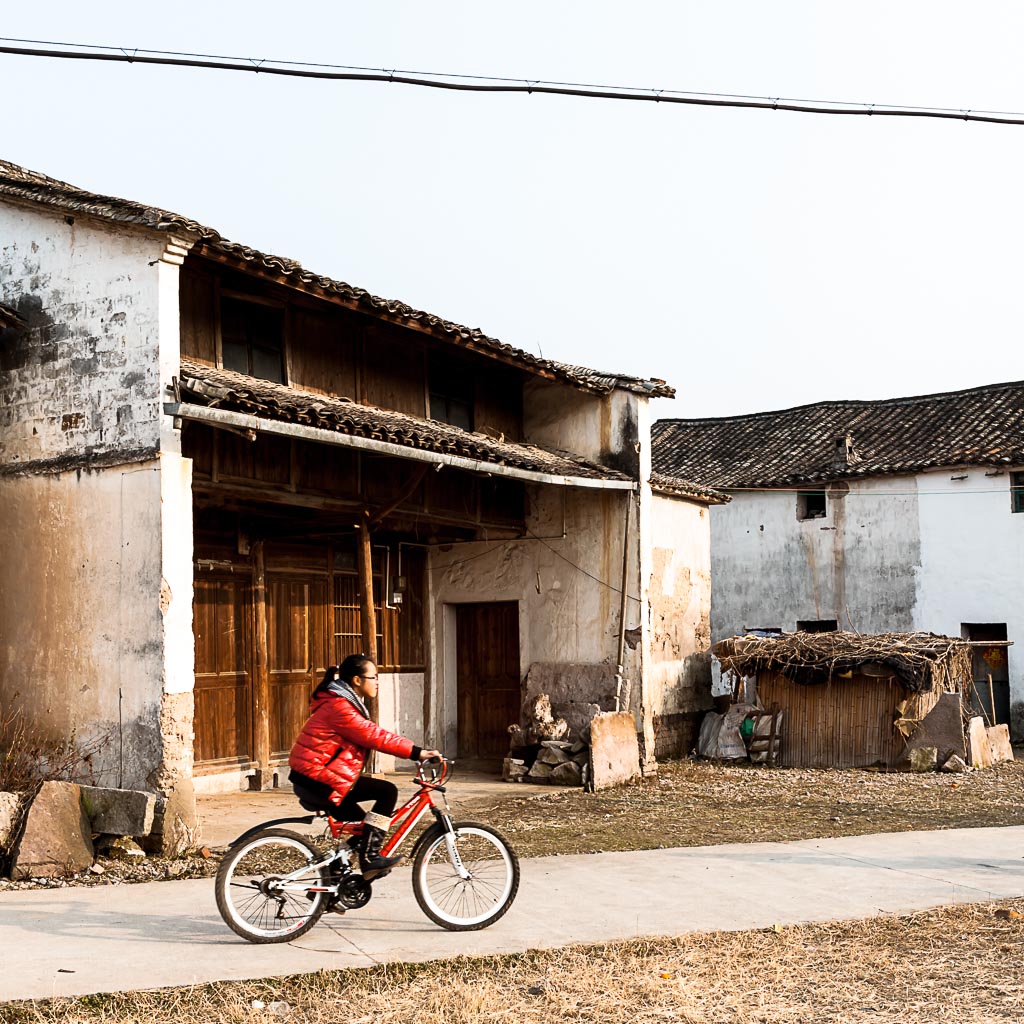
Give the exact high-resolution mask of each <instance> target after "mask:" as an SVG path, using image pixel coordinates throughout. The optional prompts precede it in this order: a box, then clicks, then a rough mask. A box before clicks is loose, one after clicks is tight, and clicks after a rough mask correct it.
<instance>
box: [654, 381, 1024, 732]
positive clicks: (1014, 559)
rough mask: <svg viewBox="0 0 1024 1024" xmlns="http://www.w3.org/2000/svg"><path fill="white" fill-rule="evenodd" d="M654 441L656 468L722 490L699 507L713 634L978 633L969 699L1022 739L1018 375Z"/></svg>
mask: <svg viewBox="0 0 1024 1024" xmlns="http://www.w3.org/2000/svg"><path fill="white" fill-rule="evenodd" d="M652 437H653V444H654V452H653V457H652V462H653V468H654V471H655V472H656V473H657V472H662V473H670V474H675V475H679V476H685V477H689V478H691V479H695V480H700V481H702V482H704V483H705V484H707V485H709V486H711V487H714V488H717V489H720V490H723V491H725V492H727V493H728V494H729V495H730V496H731V498H732V501H731V502H729V504H727V505H721V506H715V507H713V508H712V509H711V527H712V529H711V538H712V544H711V548H712V580H713V586H712V605H711V631H712V639H713V641H715V642H717V641H719V640H723V639H725V638H727V637H729V636H733V635H736V634H739V633H743V632H745V631H747V630H750V629H758V628H760V629H768V630H784V631H789V630H795V629H818V630H820V629H828V628H832V629H835V628H839V629H846V630H854V631H857V632H861V633H884V632H896V631H901V632H903V631H914V630H926V631H931V632H935V633H943V634H946V635H951V636H963V637H964V638H966V639H970V640H975V641H979V642H984V641H989V642H991V644H992V646H990V647H979V648H976V650H977V656H976V659H975V681H976V687H977V689H978V691H979V695H980V702H981V703H982V704H983V705H984V706H985V707H986V711H987V713H989V714H992V707H991V705H992V703H994V705H995V709H994V715H995V718H996V720H997V721H1000V722H1009V723H1010V725H1011V728H1012V729H1013V731H1014V734H1015V735H1016V736H1018V737H1020V736H1022V735H1024V647H1021V646H1013V645H1012V642H1013V641H1014V640H1021V639H1024V590H1022V589H1021V587H1020V574H1021V567H1022V566H1024V382H1015V383H1005V384H992V385H989V386H986V387H980V388H971V389H968V390H965V391H957V392H950V393H946V394H939V395H923V396H919V397H911V398H899V399H891V400H886V401H873V402H819V403H816V404H814V405H806V406H800V407H798V408H794V409H784V410H780V411H777V412H764V413H756V414H753V415H748V416H732V417H723V418H716V419H700V420H684V419H678V420H660V421H658V422H657V423H655V424H654V427H653V429H652ZM1007 642H1010V644H1009V645H1008V643H1007ZM990 682H991V685H990Z"/></svg>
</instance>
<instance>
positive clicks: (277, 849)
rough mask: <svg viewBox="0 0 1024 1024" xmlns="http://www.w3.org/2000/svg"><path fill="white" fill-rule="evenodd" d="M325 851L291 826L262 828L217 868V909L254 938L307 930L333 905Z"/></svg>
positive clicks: (274, 938) (275, 938)
mask: <svg viewBox="0 0 1024 1024" xmlns="http://www.w3.org/2000/svg"><path fill="white" fill-rule="evenodd" d="M321 856H322V855H321V854H320V853H319V852H318V851H317V850H316V848H315V847H314V846H313V845H312V844H311V843H310V842H309V840H308V839H306V837H305V836H300V835H298V834H297V833H295V832H289V831H287V830H285V829H276V828H272V829H267V830H266V831H265V832H257V833H256V835H254V836H252V837H251V838H250V839H247V840H246V841H245V842H244V843H241V844H239V845H238V846H235V847H233V848H232V849H230V850H228V852H227V853H226V854H225V855H224V860H222V861H221V865H220V869H219V870H218V871H217V883H216V892H217V909H218V910H219V911H220V916H221V917H222V918H224V922H225V924H227V926H228V927H229V928H230V929H231V930H232V931H233V932H235V933H236V934H237V935H241V936H242V938H243V939H248V940H249V941H250V942H288V941H290V940H291V939H295V938H298V937H299V936H300V935H305V934H306V932H308V931H309V929H310V928H312V927H313V925H315V924H316V923H317V921H318V920H319V919H320V915H321V914H323V912H324V911H325V910H326V909H327V901H328V898H329V896H330V893H326V892H309V887H310V886H320V885H328V884H330V883H329V879H328V869H327V867H326V866H320V867H316V866H314V862H315V861H317V860H319V859H320V858H321Z"/></svg>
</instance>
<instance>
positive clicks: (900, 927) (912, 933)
mask: <svg viewBox="0 0 1024 1024" xmlns="http://www.w3.org/2000/svg"><path fill="white" fill-rule="evenodd" d="M1021 911H1024V901H1022V900H1018V901H1010V902H1006V903H1002V904H985V905H973V906H966V907H949V908H945V909H941V910H936V911H928V912H924V913H919V914H914V915H911V916H907V917H890V918H876V919H872V920H868V921H857V922H850V923H842V924H815V925H804V926H800V927H793V928H784V929H781V930H779V931H775V930H767V931H746V932H732V933H730V932H715V933H711V934H698V935H687V936H683V937H681V938H678V939H655V940H645V941H638V942H625V943H615V944H611V945H600V946H574V947H570V948H568V949H561V950H553V951H531V952H529V953H526V954H523V955H517V956H502V957H487V958H482V959H471V958H468V957H461V958H458V959H455V960H447V961H439V962H434V963H430V964H422V965H411V964H393V965H382V966H380V967H377V968H373V969H370V970H349V971H338V972H319V973H316V974H308V975H299V976H295V977H290V978H280V979H270V980H262V981H253V982H224V983H220V984H215V985H203V986H195V987H190V988H178V989H165V990H160V991H155V992H140V993H126V994H124V995H103V996H90V997H87V998H84V999H51V1000H46V1001H42V1002H38V1003H7V1004H4V1005H2V1006H0V1020H3V1021H4V1022H5V1024H58V1022H59V1024H181V1022H182V1021H189V1022H190V1024H254V1022H263V1024H266V1022H275V1021H282V1022H285V1024H287V1022H296V1024H297V1022H302V1024H339V1022H348V1024H406V1022H408V1024H428V1022H430V1024H486V1022H523V1021H537V1022H548V1021H563V1022H565V1024H583V1022H586V1024H621V1022H622V1021H630V1022H633V1024H647V1022H692V1024H698V1022H699V1024H752V1022H759V1024H819V1022H820V1024H824V1022H830V1024H832V1022H836V1021H841V1022H844V1024H845V1022H849V1024H859V1022H871V1024H887V1022H897V1021H898V1022H901V1024H903V1022H905V1021H906V1022H913V1024H948V1022H950V1021H957V1022H958V1024H991V1022H996V1021H1018V1022H1019V1021H1020V1020H1021V1019H1024V967H1022V960H1024V920H1022V918H1021V917H1016V918H1015V917H1014V916H1013V914H1014V913H1016V914H1020V913H1021ZM254 1003H262V1004H264V1005H263V1006H262V1007H260V1006H254ZM272 1004H278V1005H272ZM280 1004H287V1005H286V1006H283V1005H280Z"/></svg>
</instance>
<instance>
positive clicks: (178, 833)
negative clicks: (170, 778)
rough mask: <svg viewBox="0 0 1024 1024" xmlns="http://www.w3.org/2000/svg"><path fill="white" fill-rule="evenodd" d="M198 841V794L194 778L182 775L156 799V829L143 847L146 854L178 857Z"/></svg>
mask: <svg viewBox="0 0 1024 1024" xmlns="http://www.w3.org/2000/svg"><path fill="white" fill-rule="evenodd" d="M198 842H199V822H198V820H197V819H196V794H195V788H194V786H193V783H192V779H191V778H187V777H185V776H179V777H178V778H177V779H176V780H175V781H174V783H173V785H169V786H167V788H166V790H165V791H164V795H163V796H161V797H158V798H157V801H156V813H155V814H154V815H153V829H152V831H151V832H150V834H149V835H148V836H147V837H146V841H145V842H144V843H143V846H144V848H145V850H146V852H147V853H155V854H158V855H160V856H162V857H175V856H177V855H178V854H179V853H184V852H185V851H186V850H191V849H194V848H195V846H196V845H197V844H198Z"/></svg>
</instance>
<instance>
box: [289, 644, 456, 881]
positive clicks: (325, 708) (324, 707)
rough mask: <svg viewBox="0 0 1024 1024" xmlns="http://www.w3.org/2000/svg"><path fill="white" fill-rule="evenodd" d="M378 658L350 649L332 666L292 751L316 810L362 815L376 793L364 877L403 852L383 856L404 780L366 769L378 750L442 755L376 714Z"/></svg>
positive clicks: (298, 783)
mask: <svg viewBox="0 0 1024 1024" xmlns="http://www.w3.org/2000/svg"><path fill="white" fill-rule="evenodd" d="M377 687H378V683H377V666H376V665H375V664H374V663H373V662H372V661H371V660H370V659H369V658H367V657H364V656H363V655H361V654H350V655H349V656H348V657H347V658H346V659H345V660H344V661H343V662H342V663H341V664H340V665H338V666H337V667H334V666H331V667H330V668H329V669H328V670H327V672H326V673H325V674H324V678H323V681H322V682H321V683H320V685H319V686H318V687H317V688H316V689H315V690H314V691H313V696H312V699H311V701H310V715H309V719H308V720H307V721H306V724H305V725H304V726H303V727H302V731H301V732H300V733H299V735H298V738H297V739H296V740H295V744H294V746H293V747H292V750H291V754H290V755H289V758H288V764H289V766H290V768H291V773H290V774H289V780H290V781H291V783H292V786H293V788H294V790H295V795H296V796H297V797H298V798H299V801H300V802H301V803H302V804H303V806H305V807H307V808H308V809H310V810H321V811H327V812H328V813H329V814H330V815H331V816H332V817H333V818H338V819H344V820H350V821H356V820H358V819H359V818H360V817H363V811H362V808H361V807H360V806H359V804H360V803H362V802H364V801H368V800H372V801H373V808H372V809H371V810H370V811H368V812H367V813H366V816H365V817H363V823H364V825H365V826H366V828H365V830H364V839H365V842H364V843H363V845H362V848H361V849H360V851H359V861H360V866H361V867H362V869H363V877H364V878H365V879H367V880H369V879H371V878H376V877H377V876H379V875H380V874H382V873H383V872H385V871H390V870H391V868H393V867H394V866H395V865H396V864H398V863H399V862H400V861H401V860H402V858H401V857H382V856H381V854H380V849H381V846H382V845H383V843H384V838H385V836H386V834H387V830H388V827H389V826H390V824H391V816H392V814H393V813H394V810H395V804H396V803H397V802H398V787H397V786H395V785H394V783H392V782H388V781H387V779H375V778H373V777H372V776H369V775H363V774H361V773H362V770H363V765H364V764H365V763H366V755H367V753H368V752H369V751H370V750H379V751H380V752H381V753H383V754H393V755H394V756H396V757H405V758H409V759H410V760H412V761H424V760H428V759H431V758H440V757H441V756H442V755H441V753H440V751H437V750H425V749H423V748H422V747H418V746H417V745H416V744H415V743H413V742H412V740H409V739H406V738H405V737H404V736H399V735H397V734H396V733H393V732H388V730H387V729H382V728H381V727H380V726H379V725H377V724H376V723H374V722H373V721H372V720H371V719H370V713H369V711H368V710H367V708H366V704H365V703H364V701H365V700H367V699H370V700H372V699H373V698H374V697H376V696H377Z"/></svg>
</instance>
